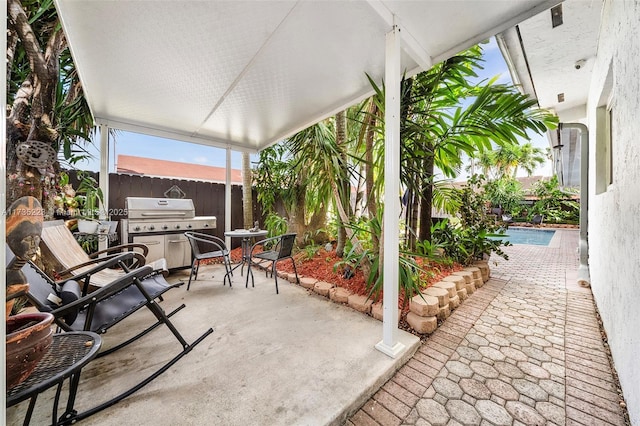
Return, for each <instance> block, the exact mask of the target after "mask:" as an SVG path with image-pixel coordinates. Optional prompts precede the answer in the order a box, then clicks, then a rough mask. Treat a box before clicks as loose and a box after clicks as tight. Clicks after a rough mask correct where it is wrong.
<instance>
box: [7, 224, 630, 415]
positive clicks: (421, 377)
mask: <svg viewBox="0 0 640 426" xmlns="http://www.w3.org/2000/svg"><path fill="white" fill-rule="evenodd" d="M577 242H578V231H576V230H565V229H559V230H557V231H556V234H555V235H554V237H553V239H552V240H551V242H550V243H549V246H533V245H514V246H510V247H506V248H505V251H506V252H507V253H508V254H509V257H510V260H509V261H504V260H502V259H501V258H498V259H495V258H492V260H491V262H490V263H491V265H492V266H491V275H492V276H491V279H490V280H489V281H488V282H487V283H486V284H485V286H483V287H482V288H480V289H478V290H477V291H476V292H475V293H474V294H473V295H472V296H471V297H470V298H469V299H468V300H467V301H466V302H465V303H464V304H463V305H461V306H460V308H458V309H456V310H455V311H454V313H453V314H452V315H451V316H450V317H449V318H448V319H447V320H446V321H445V322H444V324H442V325H441V326H440V327H439V328H438V329H437V330H436V331H435V332H434V333H433V334H432V335H430V336H429V337H428V338H427V339H426V340H425V341H424V342H423V343H422V344H421V343H420V342H419V341H418V339H417V337H415V336H413V335H410V334H408V333H405V332H402V331H401V332H400V334H401V341H402V342H403V343H404V344H405V345H407V347H408V350H407V352H406V353H405V354H404V356H403V357H401V358H400V359H396V360H393V359H391V358H389V357H387V356H385V355H383V354H382V353H380V352H379V351H377V350H375V349H374V345H375V343H377V342H378V341H379V340H380V334H381V322H379V321H376V320H374V319H373V318H371V317H368V316H365V315H362V314H360V313H358V312H356V311H354V310H352V309H350V308H348V307H346V306H342V305H338V304H336V303H331V302H329V301H327V299H326V298H323V297H320V296H318V295H315V294H314V293H313V292H308V291H307V290H305V289H304V288H303V287H302V286H298V285H294V284H291V283H288V282H285V283H284V284H283V285H282V286H281V287H280V294H279V295H276V294H275V293H274V292H273V279H272V278H267V277H265V276H264V274H255V281H256V286H255V288H251V287H249V288H245V287H244V286H241V285H235V286H233V287H232V288H229V286H223V277H224V275H225V268H224V266H223V265H215V266H204V267H202V268H201V270H200V277H199V279H198V285H197V286H195V287H193V288H192V289H191V290H190V291H189V292H187V291H185V290H184V289H183V288H182V289H176V290H174V291H172V292H168V293H167V295H166V298H165V300H164V301H163V302H162V304H163V305H164V307H165V309H170V308H171V306H173V305H178V304H181V303H186V305H187V308H186V309H185V310H183V312H181V313H180V314H178V315H176V316H175V317H174V318H173V322H174V323H175V324H176V326H178V327H179V328H180V329H182V330H185V338H187V339H193V338H195V337H196V336H197V334H198V332H199V331H200V330H201V329H204V328H208V327H213V328H214V329H215V331H214V333H213V335H212V336H210V337H209V339H207V340H205V341H204V342H203V343H202V344H201V345H199V347H197V348H195V349H194V350H193V351H192V352H191V353H190V354H189V355H188V356H186V357H185V358H184V359H183V360H182V362H181V363H179V364H177V365H175V366H174V367H173V368H171V369H170V370H169V371H168V372H166V373H165V374H164V375H163V376H161V377H160V378H158V379H157V380H155V381H154V382H152V383H151V384H150V385H148V386H147V387H145V388H143V389H142V390H140V391H138V392H137V393H135V394H134V395H132V396H131V397H129V398H127V399H126V400H124V401H122V402H120V403H119V404H117V405H115V406H113V407H111V408H108V409H106V410H104V411H103V412H100V413H98V414H96V415H94V416H92V417H90V418H88V419H85V420H83V421H82V424H96V425H98V424H99V425H120V424H142V425H145V424H189V425H196V424H198V425H199V424H225V425H290V424H307V425H325V424H347V425H376V424H380V425H401V424H420V423H423V424H434V425H436V424H451V422H453V424H458V423H459V424H481V422H490V424H500V425H512V424H513V425H515V424H528V425H529V424H530V425H543V424H557V425H560V424H603V425H604V424H611V425H627V424H629V423H628V422H629V420H628V414H627V413H626V410H625V408H624V404H622V405H621V402H623V399H622V396H621V395H620V394H619V393H618V392H619V391H618V386H619V385H618V384H617V380H616V377H615V372H614V371H613V369H612V367H611V365H610V361H609V357H608V355H607V352H606V349H605V345H604V344H603V341H602V339H601V334H600V329H599V326H598V322H597V316H596V312H595V308H594V305H593V298H592V295H591V290H590V289H588V288H583V287H580V286H579V285H578V284H577V277H576V269H577V266H578V261H577V260H578V259H577V253H576V250H575V248H576V246H577ZM494 261H495V262H494ZM237 275H239V274H237ZM188 279H189V271H188V270H184V271H180V272H177V273H174V274H172V275H171V276H170V277H169V280H170V281H173V282H175V281H178V280H182V281H185V282H186V281H188ZM234 280H235V281H236V283H237V284H240V283H241V282H242V281H244V277H239V276H234ZM135 318H138V319H139V322H140V323H141V324H148V323H149V322H150V321H151V319H152V318H150V314H149V313H147V312H145V311H144V310H143V311H140V312H138V313H136V314H134V315H133V316H132V317H131V318H130V320H129V322H128V324H131V323H132V322H133V323H135ZM135 331H136V330H134V329H132V328H131V327H130V326H129V325H127V326H122V327H120V326H116V327H114V328H113V329H112V331H110V332H109V333H108V334H106V335H105V336H104V339H105V340H104V345H105V347H106V348H108V347H109V346H110V342H118V341H121V340H122V339H124V338H126V337H127V336H129V335H131V334H133V333H135ZM175 349H176V348H175V341H173V339H172V336H171V335H170V333H168V332H166V331H165V330H157V331H155V332H154V333H152V334H151V335H149V336H146V337H145V338H143V339H140V340H139V341H138V342H136V343H134V344H132V345H131V346H130V349H129V350H124V351H119V352H116V353H114V354H112V355H109V356H107V357H104V358H101V359H98V360H95V361H93V362H91V363H90V364H89V365H88V366H87V367H86V368H85V369H84V370H83V373H82V380H81V383H80V393H79V396H78V399H77V402H76V406H77V409H78V410H82V409H83V408H84V407H83V404H87V405H95V403H96V402H97V400H102V399H106V398H107V397H108V396H109V395H110V394H112V393H113V394H115V393H117V392H119V391H120V390H119V389H116V388H115V387H116V386H118V387H120V386H122V387H123V389H124V388H126V387H127V386H131V384H132V383H135V381H136V380H139V378H138V376H143V375H145V374H147V373H148V370H150V369H152V368H155V367H157V364H158V363H159V362H161V360H162V359H164V355H165V354H164V352H165V351H167V352H169V351H173V350H175ZM396 370H397V371H396ZM53 397H54V395H53V392H52V391H49V392H47V393H45V394H43V395H41V396H40V398H39V400H38V404H37V405H36V410H35V413H34V417H33V421H32V424H44V423H46V422H47V420H48V419H49V418H50V407H51V400H52V399H53ZM26 405H27V404H26V402H25V403H22V404H20V405H18V406H16V407H12V408H10V409H9V410H8V417H7V421H8V423H7V424H9V425H13V424H20V423H21V421H22V415H23V412H24V410H25V409H26ZM354 413H355V414H354ZM347 417H348V418H347ZM425 421H426V422H427V423H424V422H425ZM456 422H458V423H456ZM483 424H484V423H483ZM487 424H489V423H487Z"/></svg>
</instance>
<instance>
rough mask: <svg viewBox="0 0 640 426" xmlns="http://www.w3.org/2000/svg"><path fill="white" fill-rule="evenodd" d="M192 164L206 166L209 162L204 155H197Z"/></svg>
mask: <svg viewBox="0 0 640 426" xmlns="http://www.w3.org/2000/svg"><path fill="white" fill-rule="evenodd" d="M193 162H194V163H198V164H207V163H208V162H209V160H208V159H207V157H205V156H204V155H199V156H197V157H195V158H194V159H193Z"/></svg>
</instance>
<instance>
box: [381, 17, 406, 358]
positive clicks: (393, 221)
mask: <svg viewBox="0 0 640 426" xmlns="http://www.w3.org/2000/svg"><path fill="white" fill-rule="evenodd" d="M400 78H401V74H400V34H399V29H398V27H397V25H395V23H394V25H393V28H392V30H391V31H390V32H388V33H387V36H386V51H385V118H384V120H385V121H384V122H385V148H384V149H385V151H384V180H385V183H384V217H383V229H384V241H383V259H382V268H383V270H382V274H383V275H382V278H383V292H384V296H383V320H382V340H381V341H380V342H378V343H377V344H376V349H378V350H379V351H380V352H382V353H384V354H386V355H388V356H390V357H392V358H395V357H397V356H398V355H399V354H400V353H401V352H402V351H403V350H404V345H403V344H402V343H400V342H398V276H399V271H398V257H399V256H400V249H399V238H398V235H399V233H400V227H399V224H398V217H399V215H400V195H399V194H400Z"/></svg>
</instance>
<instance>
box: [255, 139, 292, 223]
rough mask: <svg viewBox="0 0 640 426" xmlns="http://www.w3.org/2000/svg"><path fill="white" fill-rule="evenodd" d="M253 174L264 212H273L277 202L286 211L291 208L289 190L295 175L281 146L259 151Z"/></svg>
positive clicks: (286, 153)
mask: <svg viewBox="0 0 640 426" xmlns="http://www.w3.org/2000/svg"><path fill="white" fill-rule="evenodd" d="M253 173H254V175H253V184H254V186H255V188H256V190H257V193H258V202H260V203H261V204H262V207H263V209H264V210H265V211H266V212H273V211H274V209H275V203H276V201H277V200H282V201H283V202H284V204H285V208H287V209H288V210H289V209H290V208H291V206H292V204H293V202H294V201H293V196H292V194H291V188H292V187H293V186H294V183H295V173H294V170H293V167H292V159H291V157H290V155H289V154H288V152H287V150H286V147H285V146H284V145H283V144H276V145H274V146H272V147H269V148H266V149H263V150H262V151H260V160H259V161H258V165H257V167H256V168H255V169H253ZM267 229H269V228H267Z"/></svg>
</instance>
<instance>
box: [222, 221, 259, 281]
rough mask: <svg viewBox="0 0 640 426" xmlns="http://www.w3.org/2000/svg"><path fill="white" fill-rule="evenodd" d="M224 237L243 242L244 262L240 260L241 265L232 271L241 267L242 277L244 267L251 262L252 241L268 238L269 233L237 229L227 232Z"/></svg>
mask: <svg viewBox="0 0 640 426" xmlns="http://www.w3.org/2000/svg"><path fill="white" fill-rule="evenodd" d="M224 236H225V237H231V238H242V241H241V245H242V260H240V263H238V264H237V265H236V266H234V267H233V268H232V269H231V272H233V271H234V270H235V269H238V267H240V276H242V273H243V271H244V265H245V264H248V263H249V261H250V260H251V259H250V257H251V242H252V240H253V239H254V238H259V237H266V236H267V231H266V230H259V231H249V230H247V229H236V230H235V231H227V232H225V233H224Z"/></svg>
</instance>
